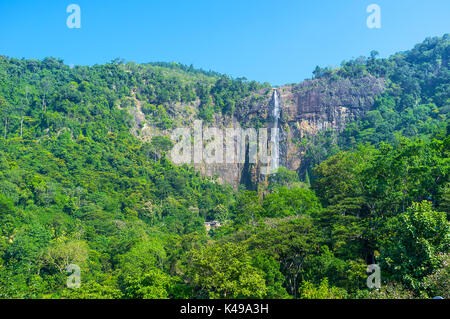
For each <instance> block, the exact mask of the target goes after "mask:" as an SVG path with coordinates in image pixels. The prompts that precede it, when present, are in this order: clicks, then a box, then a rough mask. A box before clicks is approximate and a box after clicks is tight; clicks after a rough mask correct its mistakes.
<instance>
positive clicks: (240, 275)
mask: <svg viewBox="0 0 450 319" xmlns="http://www.w3.org/2000/svg"><path fill="white" fill-rule="evenodd" d="M186 267H187V269H186V270H187V273H186V279H187V281H188V283H189V285H191V286H192V287H193V288H194V294H195V296H198V297H209V298H224V299H230V298H231V299H233V298H262V297H264V296H265V295H266V293H267V287H266V285H265V282H264V278H263V274H262V272H261V271H260V270H259V269H257V268H255V267H254V266H252V263H251V259H250V256H249V255H248V253H247V251H246V250H245V247H243V246H241V245H236V244H231V243H226V244H224V245H210V246H206V247H204V248H202V249H200V250H193V251H192V252H191V254H190V257H189V259H188V261H187V266H186Z"/></svg>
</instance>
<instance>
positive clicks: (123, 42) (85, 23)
mask: <svg viewBox="0 0 450 319" xmlns="http://www.w3.org/2000/svg"><path fill="white" fill-rule="evenodd" d="M72 3H74V4H78V5H79V6H80V8H81V28H80V29H69V28H68V27H67V26H66V20H67V17H68V16H69V14H68V13H66V8H67V6H68V5H69V4H72ZM372 3H375V4H378V5H379V6H380V8H381V28H380V29H369V28H368V27H367V25H366V19H367V17H368V16H369V13H367V12H366V8H367V6H368V5H369V4H372ZM449 14H450V1H448V0H395V1H394V0H370V1H366V0H239V1H237V0H227V1H220V0H128V1H116V0H69V1H65V0H42V1H40V0H24V1H11V0H0V55H7V56H12V57H16V58H22V57H25V58H39V59H42V58H44V57H46V56H54V57H57V58H62V59H63V60H64V61H65V63H67V64H75V65H77V64H80V65H93V64H102V63H105V62H109V61H111V60H112V59H114V58H117V57H121V58H124V59H125V60H127V61H135V62H153V61H167V62H172V61H175V62H180V63H184V64H188V65H190V64H193V65H194V66H195V67H198V68H203V69H205V70H214V71H217V72H221V73H226V74H229V75H231V76H233V77H240V76H244V77H246V78H248V79H251V80H258V81H261V82H264V81H268V82H270V83H272V84H275V85H276V84H285V83H293V82H300V81H302V80H303V79H305V78H309V77H311V73H312V71H313V69H314V68H315V66H316V65H320V66H329V65H332V66H339V65H340V63H341V62H342V61H343V60H349V59H351V58H352V57H358V56H360V55H365V56H367V55H369V53H370V51H371V50H377V51H379V52H380V54H381V56H383V57H385V56H389V55H391V54H393V53H395V52H399V51H404V50H407V49H410V48H412V47H413V46H414V44H416V43H418V42H421V41H423V40H424V39H425V38H426V37H428V36H442V35H443V34H444V33H449V32H450V16H449Z"/></svg>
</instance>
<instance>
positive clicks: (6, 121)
mask: <svg viewBox="0 0 450 319" xmlns="http://www.w3.org/2000/svg"><path fill="white" fill-rule="evenodd" d="M7 135H8V118H5V140H6V136H7Z"/></svg>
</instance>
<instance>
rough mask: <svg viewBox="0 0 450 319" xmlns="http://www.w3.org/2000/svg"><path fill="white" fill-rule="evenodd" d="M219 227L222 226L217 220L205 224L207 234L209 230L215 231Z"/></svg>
mask: <svg viewBox="0 0 450 319" xmlns="http://www.w3.org/2000/svg"><path fill="white" fill-rule="evenodd" d="M220 226H222V224H221V223H220V222H219V221H217V220H213V221H212V222H205V228H206V232H208V233H209V231H210V230H211V229H212V230H216V229H217V228H219V227H220Z"/></svg>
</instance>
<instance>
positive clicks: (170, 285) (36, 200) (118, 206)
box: [0, 35, 450, 299]
mask: <svg viewBox="0 0 450 319" xmlns="http://www.w3.org/2000/svg"><path fill="white" fill-rule="evenodd" d="M449 57H450V38H449V36H448V35H444V36H443V37H439V38H432V39H431V38H430V39H426V40H425V41H424V42H423V43H420V44H418V45H416V46H415V47H414V48H413V49H412V50H410V51H407V52H401V53H398V54H395V55H393V56H391V57H389V58H385V59H380V58H377V52H372V53H371V55H370V57H368V58H363V57H361V58H358V59H355V60H352V61H346V62H343V63H342V65H341V67H339V68H336V69H329V68H320V67H317V68H316V70H315V71H314V73H313V74H314V77H315V78H322V79H326V80H330V81H332V80H333V78H336V77H341V78H342V77H349V78H355V77H360V76H362V75H364V74H371V75H373V76H376V77H382V78H384V79H386V83H387V89H386V90H385V91H384V93H383V94H382V95H380V96H378V97H377V100H376V102H375V104H374V106H373V109H371V110H369V111H368V112H366V113H365V114H364V115H363V116H361V117H360V118H358V119H356V120H354V121H352V122H351V123H349V124H348V125H347V126H346V128H345V129H344V130H343V131H342V132H334V131H331V130H327V131H322V132H320V133H319V134H317V135H316V136H315V137H312V138H311V139H305V141H302V143H304V144H305V148H306V150H307V151H306V154H305V161H304V164H303V167H302V169H301V171H299V172H293V171H289V170H287V169H286V168H283V167H281V168H280V169H279V170H278V172H277V173H276V174H273V175H272V176H270V178H269V182H268V185H266V186H264V187H260V188H259V189H258V190H257V191H250V190H247V189H245V187H244V186H241V187H239V188H238V189H236V188H233V187H232V186H230V185H227V184H221V183H219V182H218V181H217V180H216V179H215V178H207V177H203V176H202V175H201V174H200V173H199V172H197V171H196V170H195V169H194V168H192V167H189V166H187V165H183V166H175V165H174V164H172V163H171V162H170V160H169V158H168V155H167V154H168V151H169V150H170V148H171V146H172V141H171V140H170V139H169V138H167V137H164V136H154V137H153V138H152V139H151V140H149V141H143V140H141V139H139V138H137V136H135V134H133V133H132V128H133V126H134V125H135V124H134V123H133V117H132V115H131V114H130V112H129V108H130V107H131V106H133V105H134V104H136V103H137V102H136V101H144V103H143V104H142V110H143V112H144V113H145V114H146V117H148V118H149V119H150V120H151V121H152V122H153V123H154V125H155V127H159V128H161V129H169V128H172V127H174V126H176V125H177V124H178V123H176V121H178V119H177V118H176V116H174V114H171V112H172V111H173V108H170V107H169V105H173V104H176V103H196V104H195V105H198V107H197V109H196V110H195V111H196V117H198V118H201V119H203V120H205V121H211V119H212V118H213V116H214V115H215V114H222V115H225V116H231V115H232V114H234V113H235V112H238V111H239V105H240V104H239V102H240V101H242V100H244V99H248V98H250V97H251V96H253V95H254V92H256V91H258V92H260V91H261V90H265V89H270V88H271V87H270V85H269V84H268V83H257V82H254V81H248V80H246V79H245V78H237V79H234V78H231V77H228V76H226V75H222V74H218V73H216V72H211V71H209V72H207V71H203V70H198V69H195V68H193V67H192V66H184V65H180V64H176V63H149V64H135V63H131V62H125V61H122V60H119V59H117V60H114V61H112V62H111V63H108V64H105V65H95V66H92V67H88V66H75V67H69V66H67V65H65V64H64V63H63V61H61V60H58V59H55V58H46V59H44V60H42V61H39V60H26V59H15V58H9V57H3V56H0V123H1V126H0V132H1V133H2V134H1V137H0V298H304V299H314V298H336V299H340V298H431V297H434V296H442V297H444V298H449V297H450V295H449V291H450V250H449V249H450V223H449V217H450V215H449V214H450V181H449V168H450V160H449V155H450V137H449V128H450V123H449V120H448V112H449V110H450V70H449V68H448V63H449ZM212 220H217V221H219V222H220V223H221V225H222V226H221V227H218V228H212V229H211V230H210V231H209V232H207V231H206V229H205V221H212ZM70 264H75V265H78V266H79V267H80V270H81V286H80V287H79V288H76V289H70V288H68V287H67V285H66V282H67V277H68V275H69V274H68V272H67V271H66V269H67V266H68V265H70ZM371 264H377V265H379V267H380V269H381V280H382V282H381V287H380V288H378V289H370V288H368V287H367V284H366V280H367V277H368V274H367V266H368V265H371Z"/></svg>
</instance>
